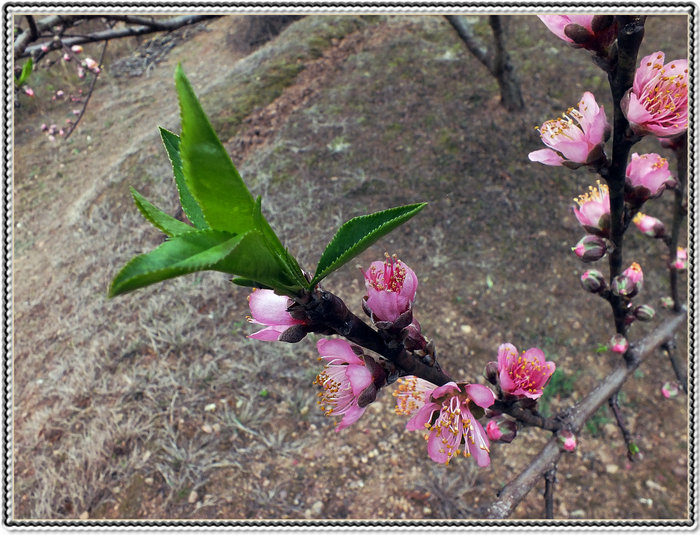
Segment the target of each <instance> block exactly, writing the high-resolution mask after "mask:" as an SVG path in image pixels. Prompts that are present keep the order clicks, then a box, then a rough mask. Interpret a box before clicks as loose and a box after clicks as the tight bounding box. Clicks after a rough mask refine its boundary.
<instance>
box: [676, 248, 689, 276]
mask: <svg viewBox="0 0 700 535" xmlns="http://www.w3.org/2000/svg"><path fill="white" fill-rule="evenodd" d="M687 267H688V251H687V250H686V249H685V248H683V247H678V248H677V249H676V259H675V260H674V261H673V268H674V269H676V270H677V271H685V269H686V268H687Z"/></svg>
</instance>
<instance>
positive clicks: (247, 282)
mask: <svg viewBox="0 0 700 535" xmlns="http://www.w3.org/2000/svg"><path fill="white" fill-rule="evenodd" d="M231 282H232V283H233V284H237V285H238V286H244V287H245V288H262V289H263V290H272V288H270V287H269V286H265V285H264V284H262V283H260V282H258V281H254V280H251V279H244V278H243V277H235V278H233V279H231Z"/></svg>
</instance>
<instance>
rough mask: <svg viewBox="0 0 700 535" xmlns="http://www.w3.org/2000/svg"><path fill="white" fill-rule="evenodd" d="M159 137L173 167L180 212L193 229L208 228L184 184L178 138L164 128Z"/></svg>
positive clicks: (200, 210)
mask: <svg viewBox="0 0 700 535" xmlns="http://www.w3.org/2000/svg"><path fill="white" fill-rule="evenodd" d="M160 137H161V139H162V140H163V145H164V146H165V150H166V151H167V152H168V158H170V163H171V164H172V166H173V176H174V177H175V185H176V186H177V191H178V193H179V194H180V204H181V205H182V210H183V211H184V212H185V215H186V216H187V219H189V220H190V221H191V222H192V224H193V225H194V226H195V227H197V228H208V226H207V222H206V221H205V220H204V214H202V209H201V208H200V207H199V205H198V204H197V201H195V200H194V197H193V196H192V192H191V191H190V190H189V188H188V187H187V184H186V182H185V175H184V174H183V172H182V160H181V159H180V138H179V137H178V135H177V134H173V133H172V132H170V131H169V130H166V129H165V128H161V129H160Z"/></svg>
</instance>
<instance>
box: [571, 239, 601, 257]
mask: <svg viewBox="0 0 700 535" xmlns="http://www.w3.org/2000/svg"><path fill="white" fill-rule="evenodd" d="M571 250H572V251H573V252H574V253H576V256H578V257H579V258H580V259H581V260H583V261H584V262H595V261H596V260H600V259H601V258H603V256H604V255H605V253H606V252H607V250H608V246H607V244H606V243H605V240H604V239H603V238H601V237H600V236H594V235H593V234H586V235H585V236H584V237H583V238H581V239H580V240H579V242H578V243H577V244H576V246H575V247H572V248H571Z"/></svg>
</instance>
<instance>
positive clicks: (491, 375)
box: [484, 361, 498, 385]
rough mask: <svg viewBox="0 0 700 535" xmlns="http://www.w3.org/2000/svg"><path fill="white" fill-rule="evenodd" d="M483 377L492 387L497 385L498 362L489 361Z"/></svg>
mask: <svg viewBox="0 0 700 535" xmlns="http://www.w3.org/2000/svg"><path fill="white" fill-rule="evenodd" d="M484 377H486V380H487V381H488V382H489V383H491V384H492V385H497V384H498V362H494V361H491V362H489V363H488V364H486V368H485V369H484Z"/></svg>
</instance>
